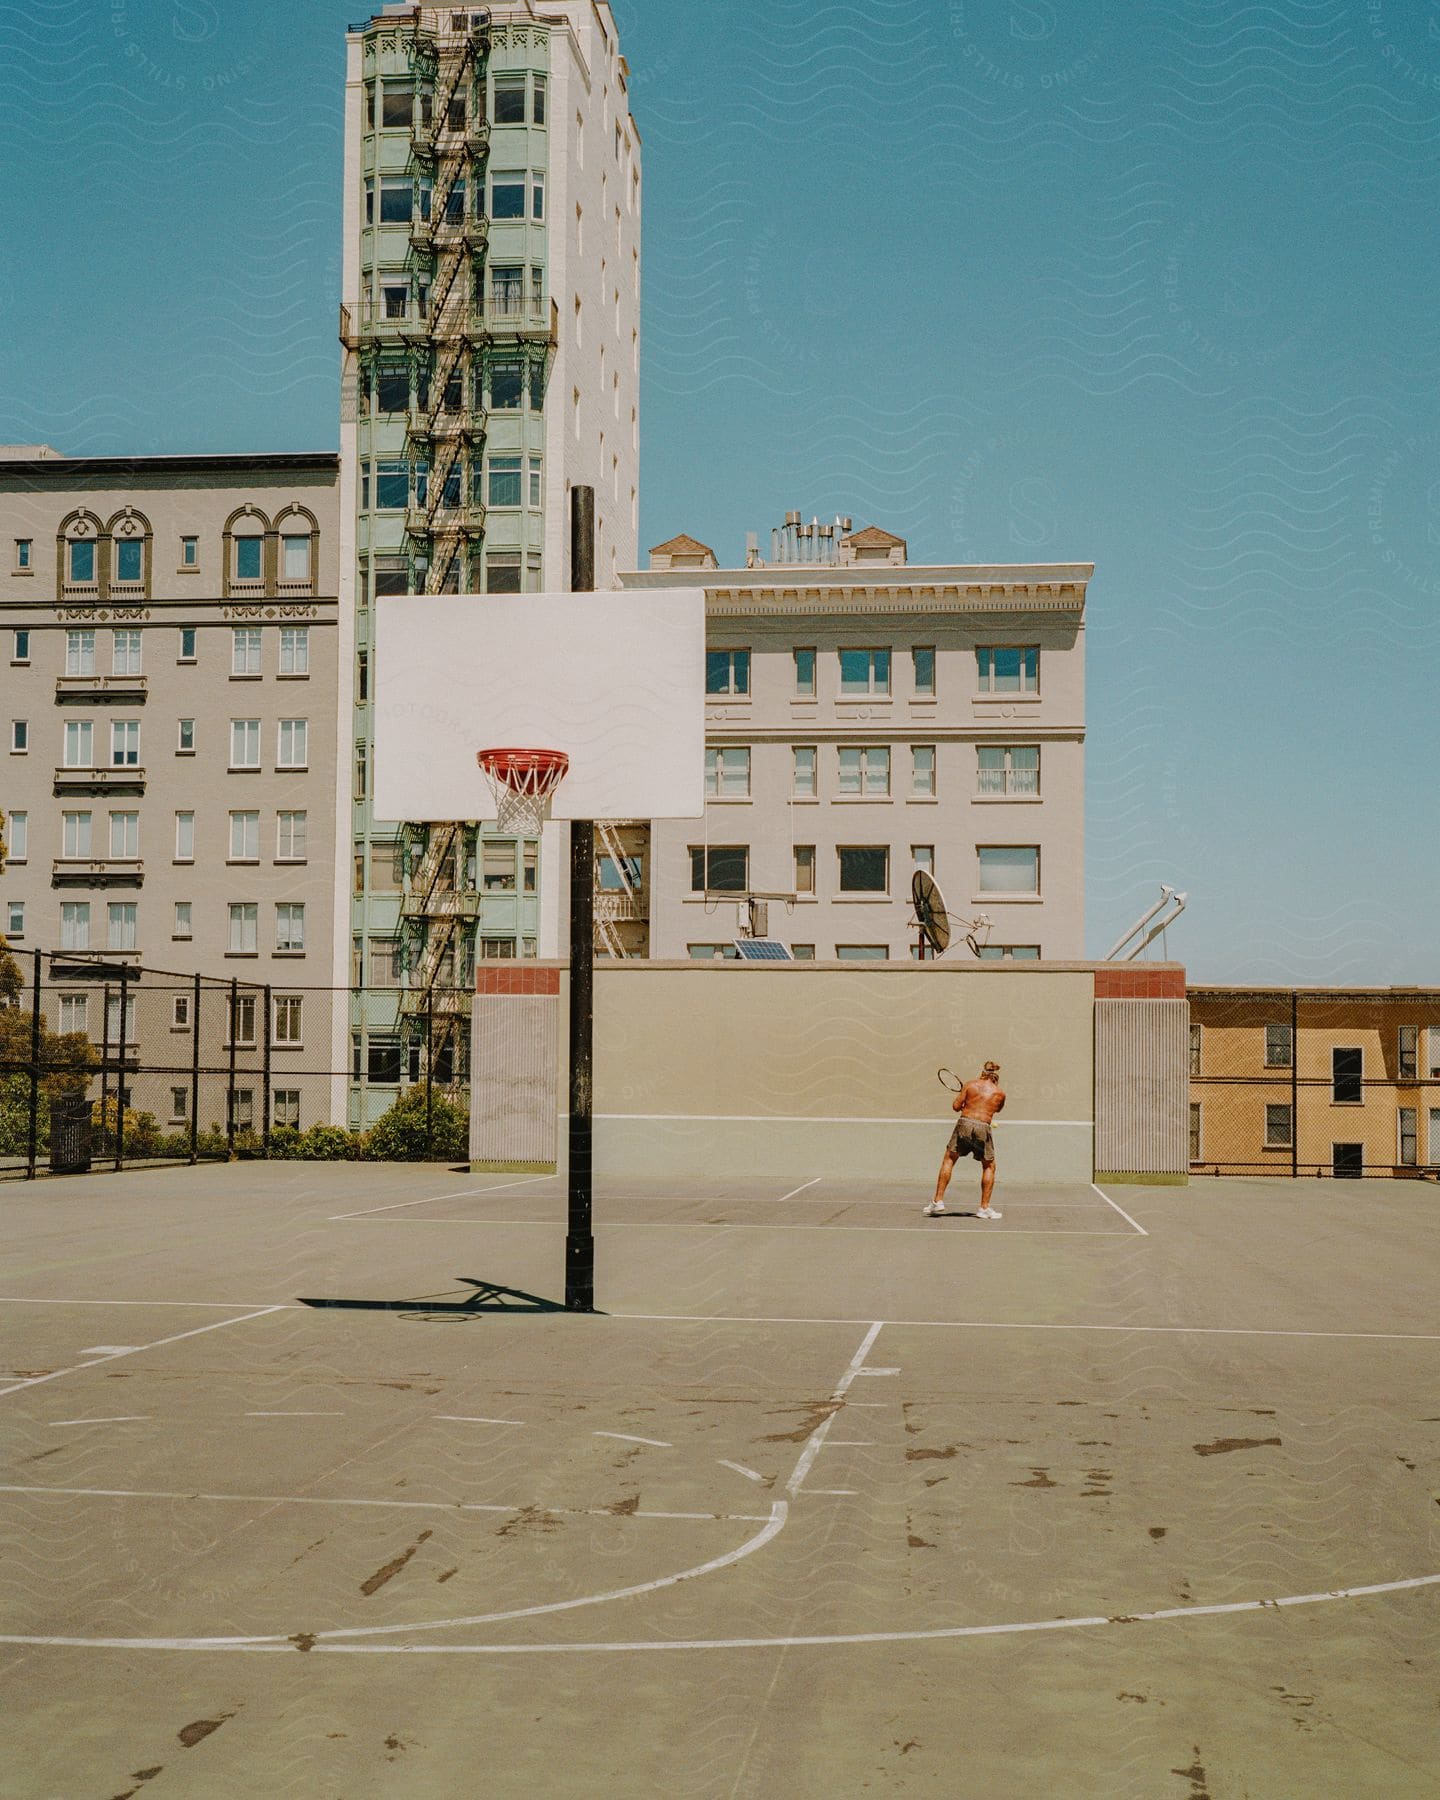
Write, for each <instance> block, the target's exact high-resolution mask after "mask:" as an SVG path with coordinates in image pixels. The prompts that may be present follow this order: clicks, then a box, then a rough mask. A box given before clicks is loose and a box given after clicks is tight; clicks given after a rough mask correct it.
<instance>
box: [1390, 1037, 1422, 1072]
mask: <svg viewBox="0 0 1440 1800" xmlns="http://www.w3.org/2000/svg"><path fill="white" fill-rule="evenodd" d="M1419 1072H1420V1027H1419V1026H1418V1025H1402V1026H1401V1027H1400V1030H1399V1034H1398V1041H1397V1043H1396V1056H1395V1076H1396V1079H1397V1080H1398V1081H1414V1080H1415V1079H1416V1078H1417V1076H1418V1075H1419Z"/></svg>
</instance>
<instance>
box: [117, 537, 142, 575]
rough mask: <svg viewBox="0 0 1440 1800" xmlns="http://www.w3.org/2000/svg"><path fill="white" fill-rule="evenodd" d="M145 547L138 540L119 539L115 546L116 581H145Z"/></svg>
mask: <svg viewBox="0 0 1440 1800" xmlns="http://www.w3.org/2000/svg"><path fill="white" fill-rule="evenodd" d="M144 561H145V545H144V543H143V542H142V541H141V540H140V539H138V538H119V539H117V540H116V544H115V579H116V581H143V580H144V579H145V567H144Z"/></svg>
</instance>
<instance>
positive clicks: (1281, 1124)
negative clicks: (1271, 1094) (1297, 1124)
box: [1265, 1102, 1294, 1150]
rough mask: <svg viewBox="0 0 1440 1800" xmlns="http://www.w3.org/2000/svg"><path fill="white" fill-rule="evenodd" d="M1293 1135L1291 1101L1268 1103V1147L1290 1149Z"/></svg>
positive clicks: (1266, 1144)
mask: <svg viewBox="0 0 1440 1800" xmlns="http://www.w3.org/2000/svg"><path fill="white" fill-rule="evenodd" d="M1293 1135H1294V1133H1293V1130H1292V1126H1291V1114H1290V1106H1289V1103H1288V1102H1286V1103H1284V1104H1280V1105H1273V1104H1267V1106H1266V1108H1265V1147H1266V1149H1267V1150H1288V1149H1289V1148H1290V1144H1291V1140H1292V1137H1293Z"/></svg>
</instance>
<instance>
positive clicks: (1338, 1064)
mask: <svg viewBox="0 0 1440 1800" xmlns="http://www.w3.org/2000/svg"><path fill="white" fill-rule="evenodd" d="M1330 1098H1331V1100H1332V1102H1333V1103H1334V1104H1335V1105H1336V1106H1360V1105H1362V1104H1363V1103H1364V1099H1365V1078H1364V1056H1363V1053H1362V1052H1361V1051H1360V1050H1357V1049H1353V1048H1350V1049H1343V1050H1342V1049H1338V1048H1337V1049H1334V1050H1332V1051H1331V1052H1330Z"/></svg>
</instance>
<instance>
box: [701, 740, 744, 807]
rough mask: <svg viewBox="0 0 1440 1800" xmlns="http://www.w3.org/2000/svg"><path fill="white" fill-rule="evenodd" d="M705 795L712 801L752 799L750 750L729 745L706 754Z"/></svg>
mask: <svg viewBox="0 0 1440 1800" xmlns="http://www.w3.org/2000/svg"><path fill="white" fill-rule="evenodd" d="M705 793H706V796H707V797H708V798H709V799H711V800H747V799H749V797H750V749H749V746H748V745H727V746H726V747H725V748H724V749H712V750H707V751H706V752H705Z"/></svg>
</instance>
